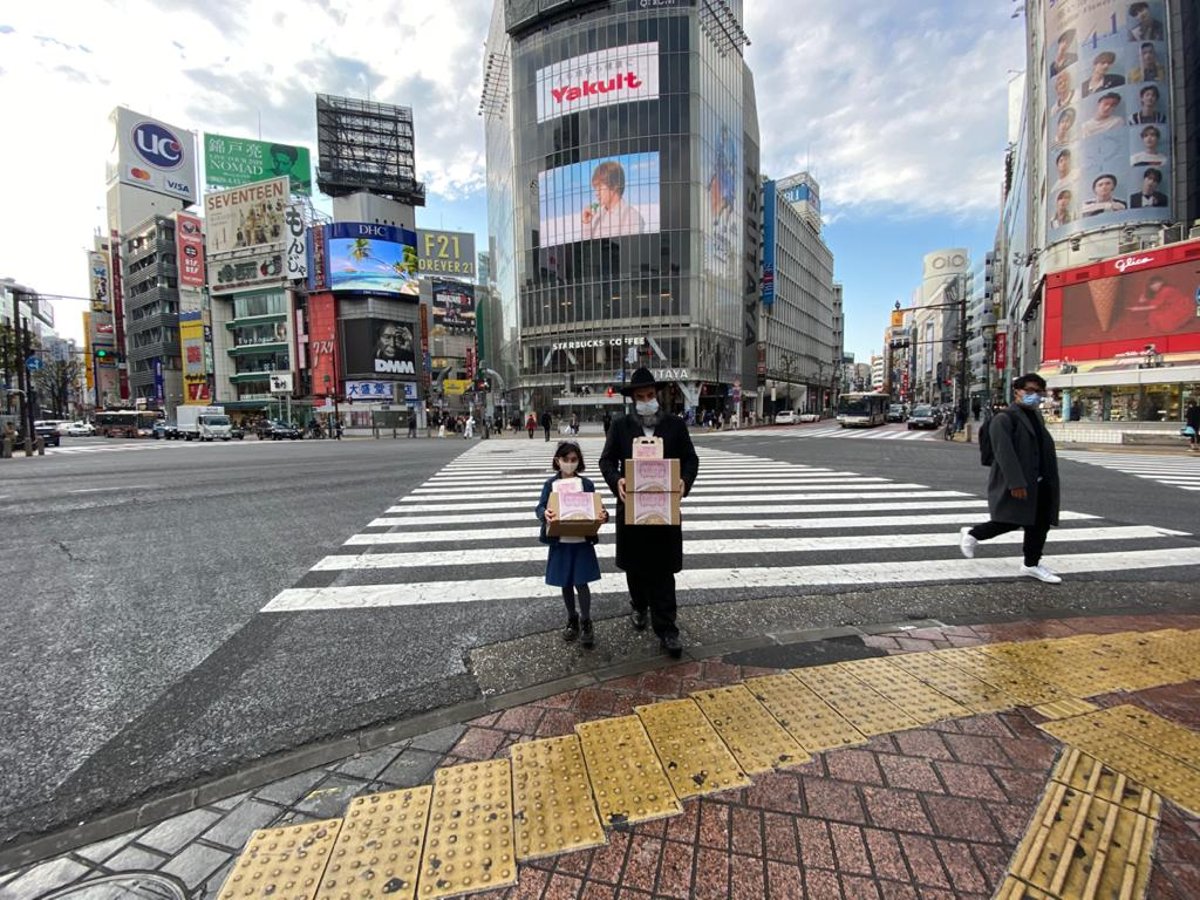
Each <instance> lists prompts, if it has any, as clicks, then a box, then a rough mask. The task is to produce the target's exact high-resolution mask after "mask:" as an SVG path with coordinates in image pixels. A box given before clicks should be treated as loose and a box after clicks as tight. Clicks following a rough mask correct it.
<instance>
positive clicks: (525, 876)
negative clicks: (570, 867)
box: [509, 865, 550, 900]
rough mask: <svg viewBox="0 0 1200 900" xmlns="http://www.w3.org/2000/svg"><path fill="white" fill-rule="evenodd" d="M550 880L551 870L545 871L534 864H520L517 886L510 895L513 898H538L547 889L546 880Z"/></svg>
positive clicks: (518, 899)
mask: <svg viewBox="0 0 1200 900" xmlns="http://www.w3.org/2000/svg"><path fill="white" fill-rule="evenodd" d="M549 880H550V873H549V872H544V871H542V870H541V869H537V868H534V867H533V866H526V865H521V866H518V867H517V886H516V887H515V888H513V889H512V893H511V894H510V895H509V896H510V898H511V900H538V898H540V897H541V896H542V891H544V890H545V889H546V882H547V881H549Z"/></svg>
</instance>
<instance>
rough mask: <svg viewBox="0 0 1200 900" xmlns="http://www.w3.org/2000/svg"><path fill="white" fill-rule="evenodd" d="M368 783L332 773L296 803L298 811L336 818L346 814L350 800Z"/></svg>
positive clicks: (322, 817) (320, 816) (326, 817)
mask: <svg viewBox="0 0 1200 900" xmlns="http://www.w3.org/2000/svg"><path fill="white" fill-rule="evenodd" d="M365 787H366V783H365V782H363V781H360V780H359V779H357V778H348V777H346V776H344V775H330V776H329V777H328V778H326V779H325V780H324V781H322V782H321V783H320V784H318V785H317V786H316V787H315V788H313V789H312V790H311V791H309V792H308V793H307V794H306V795H305V796H304V797H303V798H302V799H301V800H300V802H299V803H297V804H296V805H295V809H296V811H297V812H302V813H304V814H305V815H309V816H313V817H314V818H317V819H336V818H338V817H339V816H343V815H345V814H346V807H347V806H349V805H350V801H351V800H353V799H354V798H355V797H357V796H358V795H359V794H361V793H362V792H363V789H364V788H365Z"/></svg>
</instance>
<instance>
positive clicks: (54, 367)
mask: <svg viewBox="0 0 1200 900" xmlns="http://www.w3.org/2000/svg"><path fill="white" fill-rule="evenodd" d="M81 373H82V369H81V367H80V365H79V361H78V360H77V359H74V358H71V359H66V360H61V359H52V360H46V361H45V363H44V365H43V366H42V367H41V368H40V369H38V370H36V371H35V372H33V373H32V375H33V386H34V389H35V390H36V391H37V396H38V402H39V403H40V405H41V407H42V410H43V412H45V411H47V410H49V411H53V413H54V415H53V418H55V419H65V418H67V414H68V412H69V410H70V408H71V394H72V393H73V392H74V391H75V388H76V386H77V385H78V384H79V377H80V374H81Z"/></svg>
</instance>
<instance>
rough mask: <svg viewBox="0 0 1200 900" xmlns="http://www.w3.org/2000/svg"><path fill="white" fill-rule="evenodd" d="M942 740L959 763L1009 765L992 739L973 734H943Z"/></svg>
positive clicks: (1006, 758)
mask: <svg viewBox="0 0 1200 900" xmlns="http://www.w3.org/2000/svg"><path fill="white" fill-rule="evenodd" d="M942 740H944V741H945V742H946V746H947V747H949V748H950V752H951V753H953V754H954V756H955V758H956V759H957V760H958V761H959V762H966V763H979V764H981V765H985V766H988V765H990V766H1006V765H1009V758H1008V757H1007V756H1005V755H1004V751H1003V750H1001V749H1000V745H999V744H998V743H997V742H996V740H995V739H994V738H990V737H980V736H978V735H974V734H943V735H942Z"/></svg>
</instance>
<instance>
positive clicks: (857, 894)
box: [842, 873, 879, 900]
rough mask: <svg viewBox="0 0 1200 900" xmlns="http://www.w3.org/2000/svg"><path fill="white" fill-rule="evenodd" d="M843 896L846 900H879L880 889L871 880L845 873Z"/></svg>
mask: <svg viewBox="0 0 1200 900" xmlns="http://www.w3.org/2000/svg"><path fill="white" fill-rule="evenodd" d="M842 896H843V897H845V898H846V900H879V888H878V887H877V886H876V885H875V882H874V881H873V880H872V879H870V878H866V877H864V876H861V875H846V874H845V873H843V874H842Z"/></svg>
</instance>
